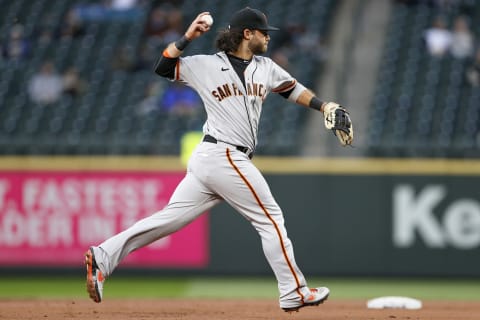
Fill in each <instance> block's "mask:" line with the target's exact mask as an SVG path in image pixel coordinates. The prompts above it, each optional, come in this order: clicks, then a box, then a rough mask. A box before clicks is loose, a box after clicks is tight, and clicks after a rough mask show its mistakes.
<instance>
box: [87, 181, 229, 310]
mask: <svg viewBox="0 0 480 320" xmlns="http://www.w3.org/2000/svg"><path fill="white" fill-rule="evenodd" d="M220 201H221V199H220V198H218V196H216V195H215V194H213V193H212V192H211V191H210V190H209V189H208V188H207V187H205V186H204V184H203V183H202V182H200V181H199V180H198V179H197V178H196V177H195V175H193V174H192V173H190V172H189V173H187V175H186V176H185V178H184V179H183V180H182V181H181V182H180V184H179V185H178V186H177V188H176V190H175V192H174V193H173V195H172V197H171V198H170V201H169V203H168V205H167V206H166V207H165V208H164V209H163V210H161V211H159V212H157V213H154V214H153V215H151V216H149V217H146V218H144V219H142V220H140V221H138V222H137V223H135V224H134V225H133V226H131V227H130V228H128V229H126V230H124V231H122V232H120V233H118V234H117V235H115V236H113V237H111V238H109V239H107V240H106V241H104V242H103V243H102V244H100V245H99V246H98V247H96V246H93V247H91V248H90V249H89V250H88V251H87V253H86V254H85V256H86V265H87V291H88V293H89V295H90V297H91V298H92V300H93V301H95V302H100V301H101V300H102V295H103V281H104V279H105V278H107V277H108V276H109V275H111V274H112V272H113V270H114V269H115V268H116V267H117V266H118V264H119V263H120V262H121V261H122V259H123V258H125V257H126V256H127V255H128V254H129V253H130V252H132V251H134V250H136V249H138V248H142V247H144V246H146V245H148V244H150V243H152V242H154V241H156V240H158V239H160V238H163V237H165V236H167V235H169V234H171V233H173V232H175V231H177V230H179V229H180V228H182V227H184V226H185V225H187V224H188V223H190V222H192V221H193V220H194V219H195V218H197V217H198V216H199V215H200V214H202V213H203V212H205V211H207V210H208V209H210V208H211V207H213V206H214V205H216V204H217V203H219V202H220Z"/></svg>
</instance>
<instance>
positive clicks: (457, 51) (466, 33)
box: [450, 16, 473, 59]
mask: <svg viewBox="0 0 480 320" xmlns="http://www.w3.org/2000/svg"><path fill="white" fill-rule="evenodd" d="M450 52H451V53H452V55H453V56H454V57H455V58H458V59H463V58H467V57H470V56H471V55H472V54H473V33H472V31H471V30H470V28H469V26H468V23H467V19H466V18H465V17H463V16H460V17H457V18H456V19H455V22H454V26H453V32H452V45H451V48H450Z"/></svg>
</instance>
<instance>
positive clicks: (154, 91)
mask: <svg viewBox="0 0 480 320" xmlns="http://www.w3.org/2000/svg"><path fill="white" fill-rule="evenodd" d="M161 93H162V85H161V82H159V81H154V82H151V83H150V84H149V85H148V86H147V89H146V90H145V98H143V100H142V101H141V102H140V104H139V105H138V108H137V111H136V113H137V114H138V115H140V116H144V115H148V114H149V113H151V112H155V111H160V109H161V105H160V102H161V101H160V98H161Z"/></svg>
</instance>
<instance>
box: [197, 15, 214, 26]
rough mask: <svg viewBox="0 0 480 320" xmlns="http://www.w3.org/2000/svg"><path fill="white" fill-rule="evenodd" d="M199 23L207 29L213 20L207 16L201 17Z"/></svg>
mask: <svg viewBox="0 0 480 320" xmlns="http://www.w3.org/2000/svg"><path fill="white" fill-rule="evenodd" d="M200 21H202V22H204V23H206V24H207V25H208V26H209V27H210V26H211V25H212V24H213V18H212V16H211V15H209V14H206V15H204V16H202V18H201V20H200Z"/></svg>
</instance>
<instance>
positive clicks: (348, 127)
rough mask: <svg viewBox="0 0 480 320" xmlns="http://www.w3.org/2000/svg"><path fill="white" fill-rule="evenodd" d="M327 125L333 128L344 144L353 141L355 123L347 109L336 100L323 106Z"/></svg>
mask: <svg viewBox="0 0 480 320" xmlns="http://www.w3.org/2000/svg"><path fill="white" fill-rule="evenodd" d="M323 116H324V120H325V127H326V128H327V129H328V130H332V132H333V134H334V135H335V136H336V137H337V138H338V140H339V141H340V143H341V144H342V146H347V145H351V144H352V143H353V125H352V120H351V119H350V115H349V114H348V112H347V110H345V108H343V107H342V106H340V105H338V104H337V103H335V102H328V103H327V104H326V105H325V106H324V108H323Z"/></svg>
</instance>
